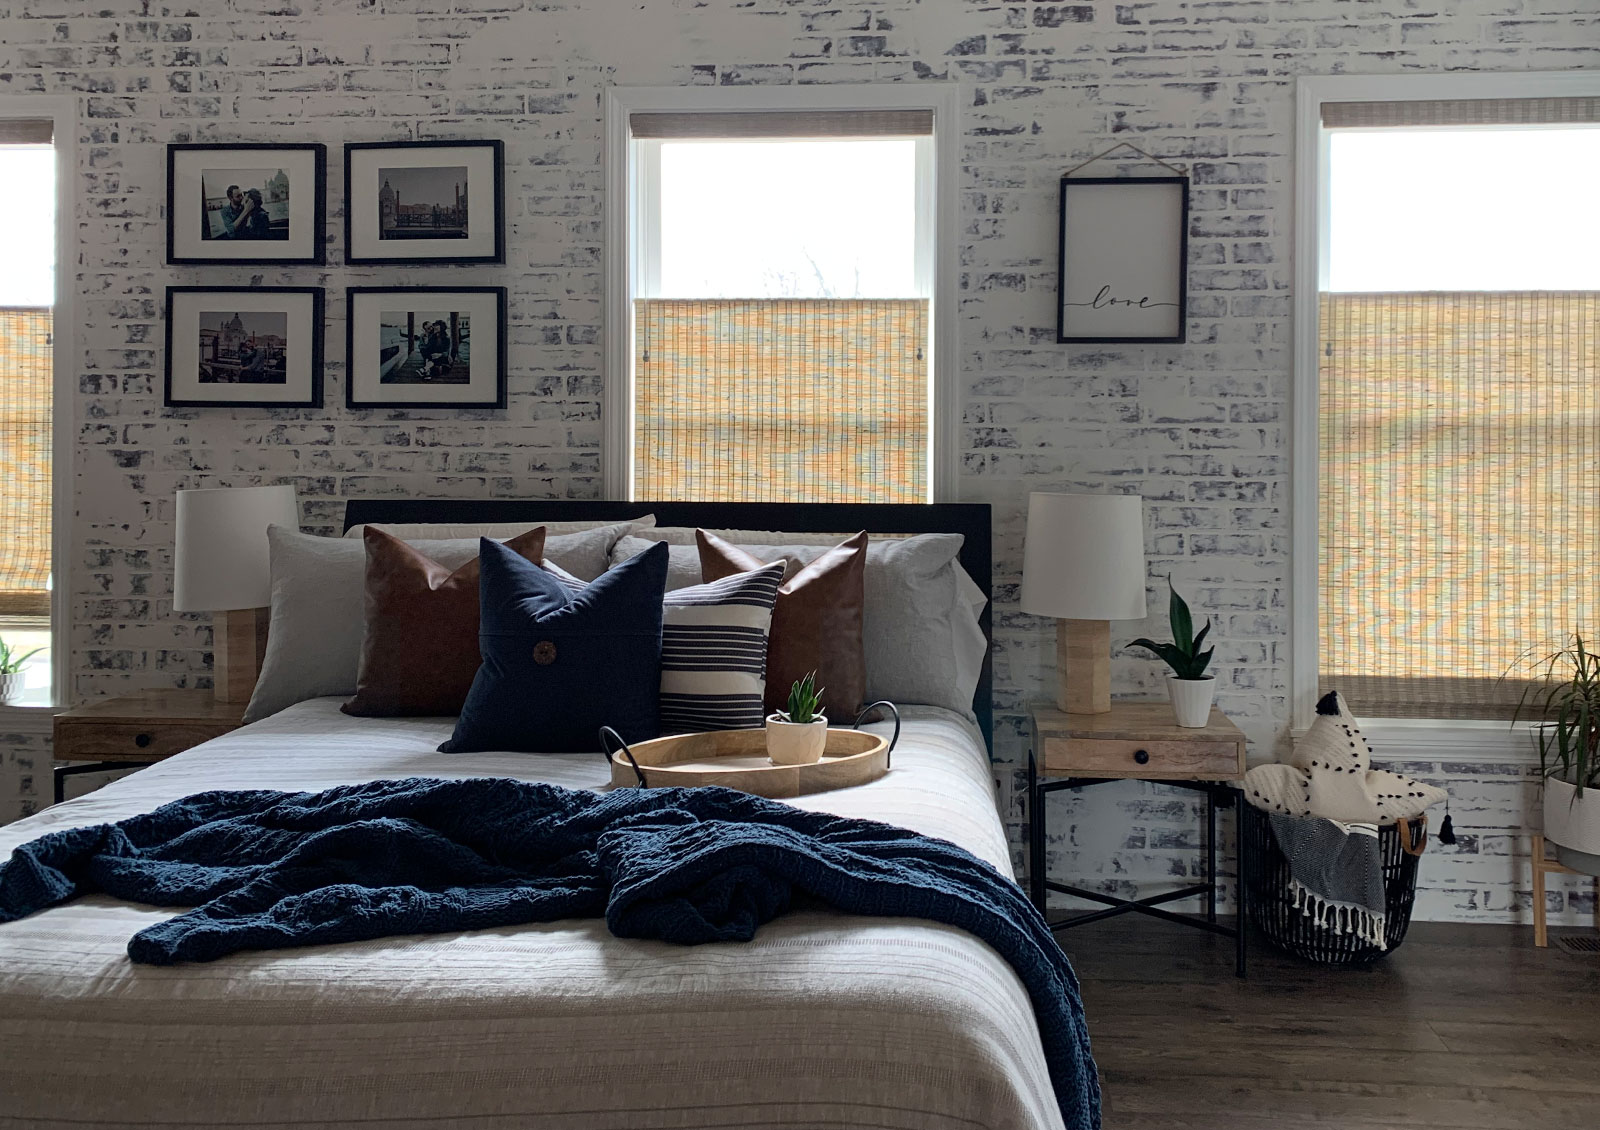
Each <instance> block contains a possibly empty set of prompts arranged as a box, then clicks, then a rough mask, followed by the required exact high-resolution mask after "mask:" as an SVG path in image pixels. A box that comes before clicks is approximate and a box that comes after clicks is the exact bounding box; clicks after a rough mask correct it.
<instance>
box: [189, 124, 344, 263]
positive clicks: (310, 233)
mask: <svg viewBox="0 0 1600 1130" xmlns="http://www.w3.org/2000/svg"><path fill="white" fill-rule="evenodd" d="M317 157H318V153H317V150H316V149H314V148H296V147H293V146H284V147H281V148H279V147H272V148H260V149H257V148H238V149H234V148H227V149H211V148H200V149H187V148H181V147H175V151H174V152H173V155H172V161H171V173H172V176H171V182H170V184H169V185H168V186H167V188H168V195H167V207H168V208H169V210H170V218H169V223H170V224H171V247H170V257H171V258H172V259H174V260H185V259H187V260H194V259H209V260H215V261H217V262H229V261H240V260H253V261H259V260H274V259H281V260H284V261H296V260H299V261H307V262H309V261H313V260H315V259H317V258H318V257H319V255H320V252H321V250H322V249H321V247H320V246H319V244H318V229H319V228H320V226H321V225H319V224H318V223H317V211H318V207H319V205H320V202H321V201H322V200H323V199H324V194H325V186H323V185H322V184H321V183H320V177H319V174H318V164H319V162H318V159H317ZM263 168H272V169H282V170H283V172H284V174H285V175H286V176H287V177H288V178H289V238H288V239H286V240H280V239H202V238H201V236H200V228H201V224H202V223H203V222H204V221H203V219H202V217H203V216H204V213H205V198H204V189H203V185H202V177H203V176H205V175H206V174H213V175H215V174H219V173H222V174H225V173H227V171H228V170H230V169H241V170H250V171H251V172H252V173H253V172H255V171H258V170H260V169H263ZM322 175H326V174H325V173H323V174H322Z"/></svg>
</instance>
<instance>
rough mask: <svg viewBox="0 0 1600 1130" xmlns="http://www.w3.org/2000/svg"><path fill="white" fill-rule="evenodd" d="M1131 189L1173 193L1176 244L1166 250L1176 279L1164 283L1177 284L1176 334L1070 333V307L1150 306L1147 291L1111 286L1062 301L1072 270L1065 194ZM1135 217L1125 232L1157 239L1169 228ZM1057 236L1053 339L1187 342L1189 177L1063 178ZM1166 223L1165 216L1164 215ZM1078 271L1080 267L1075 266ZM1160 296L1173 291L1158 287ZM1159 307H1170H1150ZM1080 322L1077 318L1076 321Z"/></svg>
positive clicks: (1102, 342)
mask: <svg viewBox="0 0 1600 1130" xmlns="http://www.w3.org/2000/svg"><path fill="white" fill-rule="evenodd" d="M1132 185H1167V186H1172V187H1174V188H1176V189H1177V197H1178V202H1179V203H1178V209H1177V215H1176V221H1177V222H1176V225H1175V233H1174V234H1175V244H1176V245H1175V246H1174V247H1172V248H1171V270H1172V271H1173V272H1174V273H1175V275H1176V278H1175V280H1174V279H1172V278H1170V277H1168V278H1167V279H1165V280H1164V281H1165V282H1166V284H1167V285H1168V286H1170V285H1171V284H1172V283H1174V282H1175V283H1176V294H1177V301H1176V303H1175V305H1176V306H1177V311H1176V313H1177V324H1176V332H1175V333H1168V332H1162V331H1157V332H1153V333H1150V334H1137V333H1129V332H1127V331H1122V332H1112V333H1081V332H1069V330H1072V329H1074V328H1077V327H1074V326H1069V324H1068V309H1069V307H1083V306H1085V305H1088V304H1090V303H1094V302H1099V301H1101V300H1102V299H1105V300H1106V302H1107V305H1108V306H1109V305H1111V304H1113V303H1115V304H1117V306H1119V307H1120V308H1122V309H1127V308H1129V307H1131V306H1132V305H1133V304H1135V303H1139V304H1141V305H1142V304H1143V303H1146V302H1149V300H1150V294H1149V291H1148V289H1147V288H1145V287H1143V286H1137V285H1136V286H1135V287H1134V288H1133V289H1131V290H1130V291H1129V293H1128V294H1126V295H1122V294H1117V293H1110V294H1109V295H1108V294H1107V292H1108V291H1110V290H1111V287H1110V286H1106V287H1104V288H1101V289H1096V290H1094V291H1093V292H1092V297H1090V298H1087V299H1084V298H1081V297H1080V298H1078V299H1075V300H1074V301H1073V302H1071V303H1069V302H1068V301H1067V296H1068V293H1069V291H1068V287H1069V282H1071V281H1072V280H1073V276H1072V274H1071V271H1072V270H1073V269H1074V264H1072V263H1070V262H1069V261H1068V256H1069V238H1068V237H1069V234H1070V233H1069V228H1068V224H1069V216H1068V197H1067V194H1068V191H1069V190H1072V189H1096V188H1098V189H1101V190H1106V189H1109V187H1110V186H1120V187H1127V186H1132ZM1136 219H1137V217H1133V216H1130V222H1129V223H1128V224H1127V225H1126V229H1127V230H1128V231H1130V232H1133V233H1136V235H1137V234H1142V233H1144V232H1149V233H1151V234H1150V238H1160V236H1161V231H1162V229H1163V228H1170V227H1171V226H1172V225H1171V224H1170V223H1168V224H1164V225H1157V224H1153V223H1152V224H1145V225H1141V224H1138V223H1137V222H1136ZM1058 220H1059V233H1058V243H1057V248H1056V256H1057V257H1056V262H1057V264H1058V267H1059V274H1058V276H1057V284H1056V341H1057V342H1059V343H1061V344H1063V345H1069V344H1070V345H1114V344H1133V343H1140V344H1147V345H1159V344H1167V345H1176V344H1181V343H1183V342H1184V341H1186V340H1187V339H1188V310H1189V178H1188V177H1186V176H1170V177H1062V178H1061V201H1060V211H1059V214H1058ZM1169 220H1170V217H1169ZM1103 230H1104V231H1105V232H1113V233H1114V232H1115V231H1117V230H1119V226H1116V225H1113V226H1110V227H1107V228H1105V229H1103ZM1079 269H1081V267H1080V268H1079ZM1160 293H1167V294H1170V293H1172V291H1171V290H1168V289H1165V288H1163V290H1162V291H1161V292H1160ZM1153 305H1155V306H1160V307H1162V308H1165V307H1168V306H1172V305H1174V303H1171V302H1167V301H1164V300H1163V301H1158V302H1155V303H1153ZM1080 322H1081V319H1080Z"/></svg>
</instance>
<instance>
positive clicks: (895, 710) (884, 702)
mask: <svg viewBox="0 0 1600 1130" xmlns="http://www.w3.org/2000/svg"><path fill="white" fill-rule="evenodd" d="M880 706H887V707H888V708H889V713H891V714H893V715H894V737H892V738H890V739H889V752H888V753H886V754H884V756H883V767H884V768H885V769H888V768H890V767H891V766H890V761H891V759H892V758H893V757H894V747H895V746H897V745H899V744H900V708H899V707H898V706H896V705H895V704H894V703H892V702H890V701H889V700H888V699H886V698H880V699H879V700H878V701H877V702H872V703H868V704H867V705H866V706H863V707H862V708H861V713H860V714H857V715H856V721H855V725H854V726H852V727H851V729H854V730H859V729H861V721H862V719H864V718H865V717H866V716H867V715H868V714H871V713H872V712H873V711H874V710H876V709H878V707H880Z"/></svg>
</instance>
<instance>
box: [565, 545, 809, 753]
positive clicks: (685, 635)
mask: <svg viewBox="0 0 1600 1130" xmlns="http://www.w3.org/2000/svg"><path fill="white" fill-rule="evenodd" d="M545 568H546V569H548V570H549V571H550V572H551V573H553V574H554V575H555V577H556V579H557V580H559V581H560V582H561V583H562V584H564V585H566V586H567V587H568V588H569V589H572V590H573V591H575V592H581V591H582V590H583V589H584V588H585V587H587V586H585V585H584V583H583V582H582V581H580V580H577V579H576V578H575V577H572V576H571V575H570V574H568V573H565V572H563V571H562V570H560V569H557V568H553V567H552V566H550V565H546V566H545ZM783 572H784V562H783V561H774V562H772V563H771V564H770V565H764V566H762V567H761V568H760V569H752V570H750V571H749V572H748V573H735V574H734V575H733V576H731V577H724V578H722V579H721V580H720V581H712V582H710V583H709V584H704V585H692V586H690V587H689V588H685V589H678V590H677V591H676V592H669V593H667V594H666V596H665V597H664V598H663V600H662V622H661V731H662V733H666V734H683V733H697V732H699V731H702V730H741V729H747V728H752V727H757V726H760V725H762V723H763V722H764V721H765V719H766V715H765V713H764V712H763V710H762V706H761V703H762V698H763V696H764V694H765V691H766V685H767V683H766V673H767V637H768V634H769V633H770V632H771V629H772V607H773V605H774V604H775V603H776V602H777V599H778V587H779V586H780V585H782V584H783Z"/></svg>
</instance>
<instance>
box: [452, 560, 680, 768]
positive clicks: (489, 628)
mask: <svg viewBox="0 0 1600 1130" xmlns="http://www.w3.org/2000/svg"><path fill="white" fill-rule="evenodd" d="M667 552H668V551H667V546H666V544H665V543H664V542H663V543H659V544H657V545H656V546H655V547H654V548H653V549H651V550H650V551H649V552H647V553H641V554H640V555H639V556H638V557H635V558H633V559H631V560H629V561H626V562H624V563H623V564H621V565H618V566H617V567H616V568H615V569H612V570H610V571H608V572H606V573H605V574H603V575H602V576H601V577H600V578H599V579H598V580H596V581H595V582H594V583H593V584H591V585H589V586H588V587H587V588H585V589H584V590H583V591H582V592H581V593H577V594H574V593H572V592H571V591H570V590H569V589H568V588H567V587H566V586H565V585H563V584H561V583H560V582H559V581H557V580H556V579H555V577H553V576H552V575H551V574H549V573H547V572H546V571H545V570H543V569H541V568H539V566H537V565H535V564H533V563H532V562H530V561H526V560H524V559H523V558H522V557H519V556H518V555H517V554H516V553H514V552H512V551H511V550H508V549H506V547H505V546H503V545H501V544H500V543H499V542H496V541H491V540H489V539H488V538H484V539H483V542H482V546H481V547H480V550H479V556H478V560H479V563H480V571H479V577H478V584H479V604H478V607H479V621H478V646H479V649H480V650H481V651H482V653H483V666H481V667H479V668H478V674H477V676H476V678H474V679H473V681H472V689H471V690H470V691H469V692H468V693H467V701H466V704H465V705H464V706H463V707H462V708H461V717H460V718H459V719H457V720H456V730H455V733H454V734H453V735H451V737H450V740H449V741H447V742H445V743H444V744H443V745H442V746H440V747H439V749H440V751H441V752H443V753H467V752H472V751H475V750H518V751H524V752H529V753H568V752H580V751H583V750H598V749H599V748H600V742H599V738H598V737H597V733H598V731H599V729H600V727H601V726H611V727H612V728H614V729H615V730H616V731H617V733H619V734H621V735H622V737H623V739H624V740H625V741H629V742H638V741H645V740H647V739H649V738H653V737H655V736H656V734H657V733H658V732H659V730H660V697H659V696H660V691H661V598H662V595H663V593H665V591H666V587H667Z"/></svg>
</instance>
